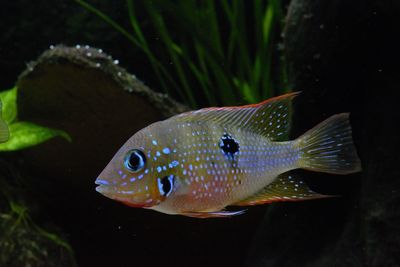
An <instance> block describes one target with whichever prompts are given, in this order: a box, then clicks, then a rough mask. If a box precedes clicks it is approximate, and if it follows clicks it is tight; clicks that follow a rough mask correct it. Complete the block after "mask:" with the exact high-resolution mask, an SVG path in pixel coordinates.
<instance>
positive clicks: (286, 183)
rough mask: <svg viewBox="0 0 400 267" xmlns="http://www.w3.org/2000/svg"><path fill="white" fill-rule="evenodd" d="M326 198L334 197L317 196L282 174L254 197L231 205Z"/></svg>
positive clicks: (296, 179) (303, 184) (298, 180)
mask: <svg viewBox="0 0 400 267" xmlns="http://www.w3.org/2000/svg"><path fill="white" fill-rule="evenodd" d="M327 197H334V196H331V195H321V194H318V193H316V192H314V191H312V190H311V189H310V188H309V187H308V186H307V185H306V183H305V182H303V181H302V180H301V179H300V178H298V177H295V176H293V175H290V174H288V173H284V174H281V175H279V176H278V177H277V178H276V180H275V181H274V182H272V183H271V184H269V185H268V186H266V187H264V188H263V189H261V190H260V191H259V192H258V193H256V194H255V195H253V196H251V197H249V198H246V199H244V200H241V201H239V202H237V203H234V204H232V205H233V206H253V205H261V204H265V203H271V202H278V201H303V200H310V199H317V198H327Z"/></svg>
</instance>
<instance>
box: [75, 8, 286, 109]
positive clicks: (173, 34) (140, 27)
mask: <svg viewBox="0 0 400 267" xmlns="http://www.w3.org/2000/svg"><path fill="white" fill-rule="evenodd" d="M75 2H77V3H78V4H79V5H81V6H82V7H84V8H85V9H86V10H88V11H90V12H92V13H94V14H96V15H97V16H98V17H100V18H101V19H102V20H104V21H105V22H107V23H108V24H109V25H111V26H112V27H113V28H114V29H115V30H117V31H119V32H120V33H121V34H123V35H124V36H125V37H126V38H127V39H128V40H129V41H130V42H131V43H132V44H133V45H134V46H135V47H137V48H139V49H141V50H142V51H143V52H144V53H145V55H146V56H147V58H148V60H149V62H150V64H151V66H152V68H153V70H154V74H155V76H156V78H157V80H158V82H159V84H160V85H161V87H162V88H163V90H164V91H165V92H166V93H169V94H172V95H177V96H178V97H180V98H181V100H183V101H184V102H185V103H187V104H189V105H191V106H192V107H193V108H195V107H197V106H199V105H201V104H203V105H204V104H208V105H211V106H213V105H218V104H223V105H232V104H237V103H242V102H249V103H254V102H258V101H260V100H263V99H265V98H268V97H271V96H273V95H276V94H281V93H284V92H286V91H287V89H282V88H287V84H286V81H287V79H286V70H285V64H284V62H285V61H284V59H283V55H282V53H281V51H280V50H279V49H278V46H279V45H278V42H279V37H280V29H281V28H282V24H283V7H282V1H280V0H269V1H263V0H254V1H244V0H234V1H228V0H221V1H214V0H203V1H195V0H188V1H160V0H158V1H132V0H127V1H126V6H127V12H128V16H129V23H130V27H131V29H130V30H127V29H126V28H124V27H123V26H121V25H120V24H119V23H117V22H116V21H115V20H113V19H112V18H110V17H109V16H107V15H106V14H105V13H103V12H101V11H100V10H99V9H97V8H95V7H94V6H93V5H90V4H89V3H88V2H87V1H84V0H75ZM139 11H140V12H139ZM154 36H156V39H157V42H154V41H153V42H152V41H151V40H154ZM154 43H157V44H160V43H161V45H162V47H161V48H160V47H155V44H154ZM157 50H162V51H163V53H157V52H155V51H157ZM278 88H280V89H278ZM199 99H206V103H200V102H199Z"/></svg>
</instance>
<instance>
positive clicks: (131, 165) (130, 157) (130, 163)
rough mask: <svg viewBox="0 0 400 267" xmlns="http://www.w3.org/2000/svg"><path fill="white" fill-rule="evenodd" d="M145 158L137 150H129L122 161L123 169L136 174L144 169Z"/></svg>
mask: <svg viewBox="0 0 400 267" xmlns="http://www.w3.org/2000/svg"><path fill="white" fill-rule="evenodd" d="M145 164H146V157H145V155H144V154H143V152H142V151H140V150H138V149H133V150H130V151H129V152H128V153H127V154H126V156H125V159H124V165H125V168H127V169H128V170H129V171H131V172H138V171H140V170H141V169H143V168H144V165H145Z"/></svg>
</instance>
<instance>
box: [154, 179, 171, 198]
mask: <svg viewBox="0 0 400 267" xmlns="http://www.w3.org/2000/svg"><path fill="white" fill-rule="evenodd" d="M173 187H174V176H173V175H168V176H165V177H164V178H161V179H160V178H158V190H159V191H160V194H161V195H162V196H164V197H167V196H169V195H170V194H171V192H172V188H173Z"/></svg>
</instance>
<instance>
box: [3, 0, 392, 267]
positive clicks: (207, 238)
mask: <svg viewBox="0 0 400 267" xmlns="http://www.w3.org/2000/svg"><path fill="white" fill-rule="evenodd" d="M97 2H98V3H95V2H94V3H95V5H96V6H97V7H99V8H101V9H102V10H107V14H109V15H110V16H112V17H114V18H117V20H118V21H119V22H121V23H122V24H126V23H127V21H125V19H126V18H127V17H126V14H125V12H124V11H123V10H124V5H123V1H97ZM0 10H1V11H0V15H1V18H2V20H1V23H0V32H1V35H0V70H1V75H0V88H1V89H6V88H10V87H12V86H13V85H14V84H15V82H16V80H17V77H18V75H19V74H20V73H21V71H23V70H24V68H25V63H26V62H28V61H30V60H33V59H35V58H37V56H39V55H40V54H41V52H42V51H44V50H45V49H47V48H48V47H49V46H50V45H52V44H57V43H63V44H66V45H76V44H83V45H85V44H88V45H91V46H95V47H99V48H102V49H103V50H104V51H105V52H107V53H109V54H111V55H113V57H114V58H117V59H119V60H120V62H121V63H120V64H121V65H122V66H123V67H126V68H127V69H128V70H129V71H130V72H131V73H134V74H136V75H137V76H138V77H139V78H140V79H142V80H144V81H145V82H146V83H147V84H149V85H155V84H156V82H155V81H152V77H153V75H151V68H150V67H149V66H148V65H147V63H146V62H147V61H146V60H145V58H144V56H143V55H142V54H141V53H140V52H139V51H137V50H135V49H133V48H132V46H131V44H130V43H128V42H127V41H126V40H125V39H124V37H122V36H121V35H120V34H118V33H117V32H115V31H114V30H112V29H111V28H110V27H109V26H107V25H106V24H104V23H103V22H101V21H100V20H99V19H97V18H96V17H94V16H93V15H90V14H88V13H87V12H86V11H84V10H83V9H82V8H80V7H79V6H77V5H76V4H75V3H74V2H72V1H51V2H49V1H35V2H32V1H14V2H11V1H8V2H3V3H2V8H1V9H0ZM399 15H400V7H399V4H398V2H396V1H389V0H386V1H378V0H377V1H361V0H355V1H346V0H333V1H323V0H319V1H317V0H293V1H292V2H291V5H290V7H289V16H288V19H287V28H286V29H285V39H284V43H285V52H286V54H287V59H288V66H289V79H290V84H291V86H292V89H293V90H301V91H302V94H301V95H300V96H299V97H298V99H297V100H296V103H295V113H294V127H293V136H294V137H295V136H298V135H299V134H301V133H303V132H304V131H306V130H308V129H310V128H311V127H313V126H314V125H315V124H317V123H318V122H320V121H321V120H323V119H325V118H327V117H328V116H329V115H331V114H335V113H339V112H351V122H352V125H353V130H354V132H353V133H354V139H355V143H356V146H357V148H358V152H359V155H360V158H361V160H362V165H363V172H362V173H361V174H354V175H349V176H334V175H326V174H319V173H310V172H305V171H299V172H298V173H299V174H300V175H302V176H303V177H304V178H305V179H306V180H307V182H308V183H309V184H310V185H311V186H312V188H313V189H315V190H317V191H319V192H321V193H328V194H338V195H342V197H341V198H336V199H326V200H320V201H310V202H303V203H278V204H272V205H269V206H261V207H252V208H250V209H249V210H248V211H247V213H246V214H245V215H242V216H238V217H235V218H231V219H226V220H218V219H217V220H214V219H210V220H198V219H192V218H185V217H181V216H167V215H163V214H159V213H156V212H152V211H147V210H142V209H131V208H128V207H124V206H122V205H120V204H118V203H114V202H112V201H109V200H108V199H105V198H103V197H101V196H100V195H99V194H96V193H95V192H94V190H93V188H88V193H87V194H88V195H89V198H90V199H91V200H90V201H89V202H86V199H87V198H88V197H87V196H86V197H85V198H82V199H85V201H80V199H81V198H80V197H79V195H76V196H74V192H71V190H73V186H70V187H67V188H65V189H63V188H57V189H54V190H55V191H56V192H57V193H61V194H57V195H54V194H53V195H52V199H47V200H46V199H44V200H43V199H41V200H40V201H41V202H42V204H43V207H44V208H45V212H44V215H43V217H44V219H46V220H51V221H53V222H54V223H55V224H56V225H58V226H59V227H60V228H61V229H63V231H65V233H66V235H67V239H68V241H69V242H70V243H71V245H72V247H73V249H74V251H75V255H76V258H77V261H78V263H79V266H160V265H163V266H400V259H399V257H400V256H399V255H400V211H399V209H400V208H399V207H400V192H399V191H398V190H399V185H400V171H399V167H398V166H399V160H400V157H399V151H400V144H399V139H398V137H399V136H400V128H399V126H398V125H399V122H400V112H399V109H398V107H397V106H398V103H399V96H400V91H399V76H400V75H399V73H400V72H399V71H400V62H399V59H400V57H399V54H400V53H399V48H400V41H399V36H400V34H399V33H400V27H399V25H400V23H399V22H400V21H399V17H400V16H399ZM154 42H157V38H154ZM153 88H155V89H156V87H155V86H153ZM110 112H111V111H110ZM121 142H122V141H121ZM119 145H120V144H118V143H115V147H118V146H119ZM39 148H40V147H39ZM39 148H38V149H39ZM60 153H61V152H60ZM77 153H79V151H77ZM104 153H105V154H109V155H112V154H113V151H105V152H104ZM95 156H96V155H93V157H95ZM25 160H26V159H25ZM28 160H29V159H28ZM50 164H51V163H50ZM105 164H106V162H104V166H105ZM43 168H45V166H43ZM23 171H24V172H26V173H28V174H29V176H31V177H35V178H36V179H38V181H39V183H36V185H35V186H34V187H32V190H33V191H35V192H37V194H41V191H40V190H49V189H48V188H47V187H45V186H44V187H43V186H41V185H40V180H41V178H42V177H41V175H42V173H41V172H40V170H34V169H33V170H32V169H30V170H23ZM99 171H100V170H99ZM96 175H97V173H93V179H94V177H95V176H96ZM87 179H92V178H87ZM63 190H66V191H68V192H65V194H62V192H63ZM89 190H91V191H90V192H89ZM47 193H48V192H44V193H43V195H48V194H47ZM50 195H51V194H50ZM42 198H43V197H42ZM44 219H43V218H42V220H44Z"/></svg>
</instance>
